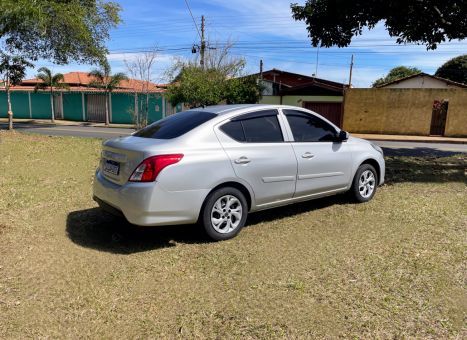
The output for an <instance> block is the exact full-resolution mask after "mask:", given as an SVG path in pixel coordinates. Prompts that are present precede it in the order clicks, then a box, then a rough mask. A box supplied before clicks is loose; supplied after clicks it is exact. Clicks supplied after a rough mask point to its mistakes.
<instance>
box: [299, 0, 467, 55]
mask: <svg viewBox="0 0 467 340" xmlns="http://www.w3.org/2000/svg"><path fill="white" fill-rule="evenodd" d="M291 9H292V16H293V18H294V19H295V20H302V21H305V23H306V26H307V30H308V36H309V37H310V38H311V41H312V44H313V46H315V47H316V46H318V45H319V44H321V46H324V47H331V46H335V45H336V46H339V47H346V46H348V45H349V44H350V42H351V40H352V38H353V37H354V36H357V35H361V34H362V31H363V28H364V27H367V28H368V29H372V28H374V27H375V26H376V24H377V23H378V22H380V21H383V22H384V25H385V26H386V29H387V30H388V32H389V34H390V35H391V37H397V38H398V39H397V42H398V43H399V44H402V43H417V44H424V45H426V47H427V49H433V50H434V49H436V48H437V45H438V44H439V43H442V42H444V41H446V40H448V41H451V40H453V39H454V40H463V39H465V38H466V35H467V0H443V1H441V0H392V1H388V0H354V1H342V0H306V3H305V5H304V6H299V5H298V4H296V3H295V4H291Z"/></svg>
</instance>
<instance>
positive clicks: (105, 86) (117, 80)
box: [88, 61, 128, 125]
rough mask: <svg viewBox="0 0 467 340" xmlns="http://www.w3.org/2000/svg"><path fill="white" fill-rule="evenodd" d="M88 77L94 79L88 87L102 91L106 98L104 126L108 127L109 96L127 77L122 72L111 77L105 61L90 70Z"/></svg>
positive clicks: (110, 71) (108, 66) (109, 68)
mask: <svg viewBox="0 0 467 340" xmlns="http://www.w3.org/2000/svg"><path fill="white" fill-rule="evenodd" d="M88 75H89V76H90V77H92V78H94V79H93V80H91V81H90V82H89V84H88V86H89V87H94V88H97V89H100V90H102V91H103V92H104V94H105V96H106V98H105V125H109V94H110V93H111V92H112V91H113V90H115V89H116V88H117V87H119V86H120V84H121V82H122V81H124V80H128V77H127V76H126V74H125V73H123V72H119V73H115V74H114V75H112V69H111V67H110V64H109V63H108V62H107V61H104V62H101V64H100V65H99V67H97V68H94V69H92V70H91V72H89V74H88Z"/></svg>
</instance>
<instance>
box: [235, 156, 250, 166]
mask: <svg viewBox="0 0 467 340" xmlns="http://www.w3.org/2000/svg"><path fill="white" fill-rule="evenodd" d="M250 162H251V159H248V158H246V157H244V156H242V157H240V158H239V159H236V160H235V164H248V163H250Z"/></svg>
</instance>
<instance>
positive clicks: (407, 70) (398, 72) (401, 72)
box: [371, 66, 422, 87]
mask: <svg viewBox="0 0 467 340" xmlns="http://www.w3.org/2000/svg"><path fill="white" fill-rule="evenodd" d="M420 72H422V71H421V70H420V69H418V68H416V67H405V66H398V67H394V68H393V69H391V70H390V71H389V73H388V74H387V75H386V76H383V77H381V78H378V79H376V80H375V81H374V82H373V84H371V87H377V86H379V85H383V84H387V83H390V82H391V81H394V80H397V79H401V78H405V77H408V76H412V75H414V74H418V73H420Z"/></svg>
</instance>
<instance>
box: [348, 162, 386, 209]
mask: <svg viewBox="0 0 467 340" xmlns="http://www.w3.org/2000/svg"><path fill="white" fill-rule="evenodd" d="M367 171H370V172H371V173H372V174H373V176H374V187H373V191H372V193H371V195H368V196H366V195H365V193H366V194H368V191H363V193H362V191H361V188H360V179H361V177H362V175H363V173H365V172H367ZM378 183H379V182H378V173H377V172H376V170H375V168H374V167H373V166H371V165H370V164H362V165H360V167H359V168H358V169H357V172H356V173H355V177H354V179H353V182H352V187H351V188H350V190H349V196H350V198H351V199H352V200H353V201H354V202H357V203H365V202H368V201H370V200H371V199H372V198H373V196H374V195H375V193H376V188H377V187H378ZM363 190H366V189H363Z"/></svg>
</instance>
